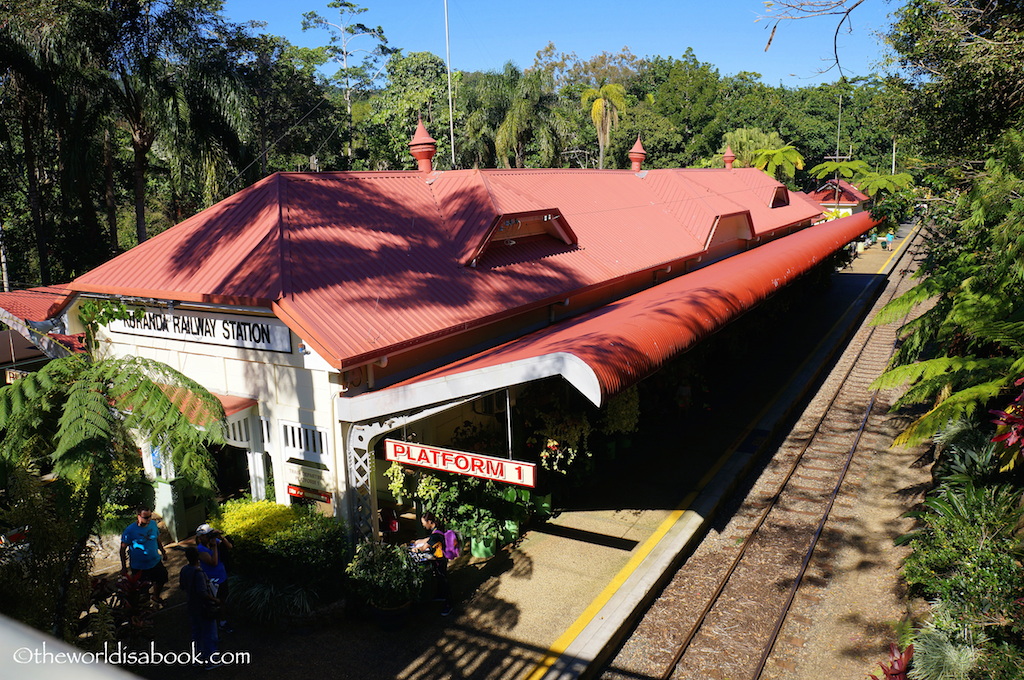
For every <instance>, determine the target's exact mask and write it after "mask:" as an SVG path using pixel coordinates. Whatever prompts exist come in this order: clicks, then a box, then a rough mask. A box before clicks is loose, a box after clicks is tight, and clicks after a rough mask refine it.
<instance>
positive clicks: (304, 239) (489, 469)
mask: <svg viewBox="0 0 1024 680" xmlns="http://www.w3.org/2000/svg"><path fill="white" fill-rule="evenodd" d="M410 150H411V153H412V155H413V156H414V157H415V158H416V160H417V163H418V169H417V170H413V171H388V172H323V173H277V174H274V175H271V176H269V177H266V178H264V179H263V180H261V181H259V182H257V183H255V184H253V185H252V186H250V187H248V188H246V189H243V190H242V191H240V192H238V193H236V194H234V195H233V196H231V197H229V198H227V199H225V200H223V201H221V202H219V203H217V204H216V205H214V206H212V207H210V208H208V209H206V210H204V211H202V212H200V213H198V214H196V215H195V216H193V217H191V218H189V219H187V220H185V221H184V222H182V223H180V224H178V225H176V226H174V227H172V228H170V229H168V230H167V231H165V232H163V233H161V234H159V235H157V236H155V237H154V238H152V239H150V240H148V241H146V242H144V243H142V244H140V245H139V246H137V247H135V248H133V249H131V250H130V251H128V252H126V253H124V254H122V255H120V256H118V257H115V258H114V259H112V260H110V261H109V262H107V263H105V264H103V265H101V266H99V267H97V268H96V269H94V270H92V271H90V272H88V273H86V274H84V275H82V276H80V277H78V278H77V279H75V280H74V281H72V282H71V283H69V284H66V286H60V287H51V288H47V289H35V290H32V291H21V292H18V293H8V294H0V316H2V317H3V320H4V321H5V323H7V324H8V325H10V326H11V327H12V328H13V329H15V330H17V331H19V332H21V333H22V334H23V335H24V336H25V337H28V338H32V339H33V341H34V342H35V344H36V345H37V346H39V348H40V349H41V350H42V351H43V352H45V353H46V354H47V355H48V356H51V357H53V356H59V355H60V354H61V353H62V352H66V351H68V349H67V348H68V346H69V343H71V342H72V341H73V338H74V336H75V334H76V333H80V332H81V331H82V328H81V327H80V326H79V324H78V321H77V318H78V316H77V312H76V308H77V305H78V304H79V302H80V301H81V300H84V299H87V298H96V297H99V298H113V299H117V300H122V301H125V302H126V303H128V304H129V305H130V306H134V307H141V308H142V309H144V310H145V314H144V316H142V317H141V318H139V319H129V320H125V321H115V322H112V323H111V324H109V325H108V326H107V327H106V328H105V329H103V332H102V333H101V336H100V340H101V347H102V350H101V351H102V352H104V353H106V354H108V355H111V356H123V355H138V356H145V357H149V358H153V359H157V360H160V361H163V362H165V363H167V364H169V365H170V366H172V367H173V368H175V369H177V370H179V371H181V372H182V373H184V374H186V375H188V376H189V377H191V378H192V379H194V380H196V381H198V382H200V383H201V384H202V385H204V386H205V387H206V388H207V389H209V390H210V391H211V392H213V393H214V394H216V395H218V396H219V398H220V399H221V401H222V402H223V404H224V407H225V412H226V414H227V425H228V446H227V447H225V448H224V450H223V451H218V452H216V454H215V455H216V456H217V460H218V466H219V469H220V471H221V474H222V475H224V476H225V481H224V483H226V484H228V485H234V486H236V487H237V486H239V485H243V486H244V485H247V486H248V489H249V490H250V492H251V493H252V495H253V496H254V497H255V498H262V497H269V498H271V499H273V500H276V501H277V502H280V503H289V502H292V501H293V499H302V500H303V502H314V503H317V504H319V505H320V508H321V509H322V510H323V511H324V512H327V513H329V514H332V515H334V516H336V517H338V518H341V519H344V520H346V521H347V522H348V523H349V524H350V526H352V527H353V528H354V529H355V530H356V532H357V533H361V534H365V535H373V534H375V532H376V531H377V526H376V523H377V509H378V508H377V504H378V498H379V494H380V489H381V487H382V486H383V484H382V479H381V468H382V467H384V465H381V463H382V462H383V461H382V456H383V455H384V454H385V453H386V454H388V455H394V456H399V457H400V456H403V455H404V456H406V457H407V458H410V459H411V458H413V457H416V458H418V463H419V464H425V463H429V464H432V465H434V466H435V468H437V469H446V470H449V471H453V472H463V473H468V474H474V475H476V476H490V477H492V478H495V479H501V478H502V477H505V479H501V481H508V482H511V483H513V484H520V485H523V486H529V484H530V481H531V478H530V475H531V474H532V472H530V471H531V470H532V469H534V468H533V466H534V465H536V464H537V463H538V461H537V460H530V459H528V458H529V457H528V456H527V455H526V454H525V453H524V451H523V450H522V448H521V447H520V446H519V442H516V441H513V437H512V436H511V425H507V423H509V422H510V414H511V413H512V412H514V411H515V410H516V409H517V408H519V407H521V406H522V405H523V404H522V402H521V400H522V399H523V398H524V396H523V395H524V394H525V393H526V388H527V387H528V386H529V385H531V384H536V383H537V382H538V381H542V380H554V381H558V382H560V383H561V384H562V385H563V386H564V387H565V389H569V390H573V391H575V392H577V393H578V394H579V395H582V396H583V397H584V398H585V399H586V400H588V401H589V402H590V403H592V404H593V405H595V406H597V407H601V406H603V405H604V404H606V403H607V401H608V399H609V398H611V397H612V396H614V395H616V394H617V393H619V392H620V391H622V390H624V389H626V388H628V387H630V386H631V385H633V384H635V383H636V382H637V381H639V380H641V379H643V378H644V377H646V376H648V375H650V374H652V373H653V372H654V371H656V370H657V369H658V368H659V367H660V366H662V365H663V364H664V363H665V362H667V361H669V360H670V359H671V358H673V357H674V356H676V355H678V354H680V353H682V352H684V351H685V350H687V349H688V348H690V347H692V346H693V345H694V344H695V343H697V342H699V341H700V340H702V339H703V338H705V337H706V336H708V335H709V334H711V333H712V332H714V331H715V330H717V329H718V328H720V327H722V326H723V325H725V324H727V323H728V322H729V321H730V320H732V319H733V318H735V317H737V316H739V315H741V314H743V313H744V312H745V311H746V310H748V309H750V308H752V307H754V306H756V305H757V304H759V303H760V302H762V301H763V300H765V299H767V298H768V297H770V296H771V295H772V294H773V293H775V292H776V291H778V290H779V289H781V288H782V287H784V286H786V285H787V284H789V283H790V282H792V281H794V280H796V279H797V278H799V277H801V276H802V275H803V274H805V273H807V272H809V271H810V270H812V269H814V268H815V267H816V266H818V265H820V264H822V263H823V262H825V261H826V260H828V258H829V257H830V256H831V255H832V253H834V252H835V251H837V250H839V249H841V248H842V247H843V246H844V245H846V244H847V243H848V242H850V241H852V240H854V239H856V238H858V237H859V236H860V235H861V234H863V233H864V232H866V231H867V230H869V229H870V228H871V227H872V226H873V224H874V223H873V222H872V221H871V220H870V217H869V215H867V214H866V213H862V214H858V215H853V216H851V217H847V218H844V219H839V220H833V221H830V222H825V223H821V224H815V222H816V221H817V220H818V218H819V217H820V215H821V212H822V209H821V206H820V205H818V204H817V203H816V202H814V201H812V200H809V198H808V197H807V196H806V195H804V194H800V193H798V192H791V191H789V190H788V189H787V188H786V187H785V186H784V185H783V184H781V183H780V182H778V181H776V180H775V179H773V178H772V177H770V176H768V175H766V174H765V173H763V172H762V171H760V170H756V169H753V168H734V167H732V166H731V163H729V162H728V160H729V159H728V156H727V159H726V160H727V164H726V165H727V167H726V168H724V169H699V170H696V169H644V168H643V161H644V160H645V156H646V154H645V152H644V150H643V147H642V145H641V144H640V141H639V139H638V140H637V144H636V145H635V146H634V147H633V150H632V151H631V153H630V158H631V160H632V164H633V166H632V168H631V169H629V170H587V169H506V170H501V169H486V170H485V169H473V170H450V171H436V170H434V169H433V167H432V160H431V159H432V157H433V155H434V153H435V152H436V145H435V143H434V140H433V139H431V138H430V136H429V135H428V133H427V131H426V130H425V129H424V127H423V125H422V123H421V124H420V125H419V127H418V128H417V130H416V133H415V135H414V137H413V138H412V140H411V142H410ZM481 420H484V421H488V422H489V423H492V424H494V425H496V426H497V427H498V428H506V426H507V428H508V432H509V442H508V447H507V451H506V452H505V454H506V455H504V456H503V457H502V458H503V459H504V460H505V461H507V464H500V463H498V462H494V461H493V460H491V459H489V458H486V457H474V456H473V455H472V454H473V453H474V452H473V451H462V452H459V451H455V452H454V453H453V452H451V450H450V449H448V448H445V447H447V446H448V445H449V444H450V441H451V438H452V435H453V433H454V432H455V430H456V429H457V428H458V427H459V426H460V425H462V424H463V423H465V422H467V421H471V422H472V421H481ZM385 439H387V440H389V441H390V442H392V444H391V445H390V449H389V450H388V451H385V448H386V447H384V446H383V444H382V442H383V441H384V440H385ZM394 442H400V443H401V442H405V443H407V444H408V445H407V446H403V445H402V444H398V445H397V446H396V445H395V444H394ZM142 455H143V462H144V465H145V466H146V469H147V471H148V472H149V474H150V475H151V476H152V477H153V478H154V480H156V481H155V485H156V487H157V510H158V511H160V512H161V513H162V514H163V515H164V517H165V519H166V520H167V523H168V527H169V528H170V530H171V532H172V535H175V537H176V538H178V539H181V538H184V537H185V536H187V535H188V534H189V533H190V531H191V530H192V529H193V528H194V527H195V526H197V525H198V524H199V523H201V522H202V521H205V519H206V518H205V516H204V513H205V509H204V508H202V507H196V506H195V505H194V504H193V503H192V502H191V501H190V499H189V498H188V495H187V494H183V493H181V492H180V490H178V491H176V490H175V489H174V485H173V484H171V480H172V479H173V470H171V469H169V467H170V466H169V465H168V462H167V461H166V460H163V459H162V458H161V455H160V452H159V451H148V450H147V451H143V452H142ZM467 456H468V457H467ZM428 458H429V460H427V459H428ZM488 461H490V462H488ZM524 471H525V473H524ZM512 474H519V475H520V477H519V479H514V478H513V479H508V476H509V475H512ZM524 474H525V475H526V476H525V477H523V476H522V475H524Z"/></svg>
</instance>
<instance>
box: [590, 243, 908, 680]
mask: <svg viewBox="0 0 1024 680" xmlns="http://www.w3.org/2000/svg"><path fill="white" fill-rule="evenodd" d="M915 249H916V241H915V243H913V244H911V246H910V247H909V248H907V249H905V251H904V253H903V255H902V256H901V257H902V262H897V263H896V268H895V269H894V270H893V274H892V275H891V276H890V278H889V281H888V283H887V285H886V287H885V289H884V290H883V292H882V294H881V296H880V297H879V299H878V301H877V302H876V303H875V305H874V308H873V309H872V310H871V312H869V314H868V315H867V319H871V318H873V317H874V315H875V313H876V312H877V311H878V310H879V309H880V308H881V307H882V306H884V304H886V303H887V302H888V301H889V300H891V299H892V298H893V297H896V296H898V295H900V294H901V293H902V292H904V291H905V290H907V289H908V288H909V287H910V286H911V285H912V284H911V283H910V281H909V271H908V270H907V269H900V267H906V266H907V264H906V263H908V262H910V261H911V260H912V258H913V251H914V250H915ZM895 341H896V325H894V324H893V325H887V326H879V327H871V326H868V325H867V322H865V323H864V324H863V325H862V326H861V328H860V329H859V330H858V331H857V332H856V333H855V335H854V336H853V338H852V340H851V341H850V343H849V345H848V346H847V348H846V350H845V351H844V352H843V354H842V356H841V358H840V359H839V361H838V362H837V363H836V365H835V367H834V368H833V370H832V372H831V374H830V375H829V376H828V377H827V378H826V380H825V382H824V383H823V385H822V387H821V389H820V390H819V391H818V394H817V396H816V397H815V398H814V399H813V400H812V401H811V402H810V404H809V405H808V407H807V409H806V410H805V412H804V415H803V417H801V418H800V419H799V421H798V422H797V425H796V426H795V427H794V429H793V430H792V431H791V432H790V434H789V435H788V436H787V438H786V440H785V441H784V442H783V444H782V445H781V446H780V447H779V448H778V450H777V451H776V452H775V453H774V455H772V457H771V459H770V461H769V462H768V463H767V464H766V465H765V466H764V467H763V468H762V469H761V470H760V472H759V476H758V477H757V479H756V480H751V481H749V482H748V484H747V485H746V486H745V488H744V491H743V493H742V497H737V498H736V499H734V500H733V502H732V504H731V505H730V506H729V507H728V508H726V511H725V512H724V513H723V514H724V515H725V516H726V518H727V520H728V523H727V524H724V526H723V527H722V530H721V531H719V532H718V533H715V532H712V535H710V536H708V537H707V538H706V539H705V541H704V544H710V545H702V546H701V548H700V549H698V550H696V551H695V552H694V553H693V554H692V555H691V556H690V558H689V559H687V561H686V562H685V563H684V564H683V565H682V566H681V567H680V569H679V571H678V572H677V573H676V575H675V576H674V577H673V578H672V580H671V582H670V583H669V584H668V585H667V586H666V587H665V589H664V590H663V592H662V593H661V595H660V596H659V597H658V599H657V600H656V601H655V602H654V603H653V604H652V606H651V608H650V610H649V612H648V614H647V616H645V617H644V619H643V621H641V623H640V624H639V625H638V627H637V629H636V630H635V631H634V633H633V635H632V636H631V637H630V638H629V640H628V641H627V643H626V644H625V645H624V647H623V648H622V649H621V650H619V653H618V655H617V656H616V657H615V658H614V659H613V660H612V662H611V663H610V664H609V665H608V666H607V667H606V668H605V670H604V671H603V673H602V674H601V677H602V678H605V679H606V680H619V679H625V678H662V679H665V680H667V679H669V678H680V679H681V678H687V679H689V678H712V679H714V678H730V679H732V680H742V679H744V678H750V679H751V680H758V679H759V678H762V677H768V675H767V674H765V669H766V668H767V667H768V665H769V660H770V659H771V658H772V655H773V653H775V651H776V649H777V645H779V640H780V632H781V631H782V630H783V626H784V624H785V623H786V621H787V618H788V617H789V615H790V611H791V608H792V605H793V603H794V601H795V599H796V598H797V596H798V595H799V594H800V593H801V592H802V589H803V590H806V589H807V587H808V585H810V586H811V587H813V585H814V584H816V583H820V582H821V581H822V580H824V579H827V577H828V574H827V573H826V572H827V567H822V565H821V564H819V561H816V560H815V555H816V550H818V551H819V553H818V554H819V555H820V552H821V548H820V543H819V541H820V539H821V537H822V536H823V533H824V532H825V530H826V527H827V526H828V525H829V524H830V523H833V524H834V523H835V522H837V521H838V522H842V521H844V518H842V517H841V516H840V517H836V514H841V513H834V512H833V511H834V510H835V509H836V507H837V505H838V506H839V507H840V508H842V507H844V506H846V507H849V506H850V505H852V503H851V502H850V499H851V498H852V496H853V495H855V494H856V493H857V491H858V480H859V479H860V478H861V477H862V475H863V474H864V472H865V471H866V468H867V463H868V461H869V460H870V457H871V455H872V454H873V453H874V452H875V451H877V450H879V449H880V448H885V447H887V446H888V439H887V438H886V437H880V436H878V434H877V432H876V430H878V429H879V427H880V422H881V420H882V419H884V417H885V415H886V411H887V405H886V404H880V403H879V400H878V399H877V395H876V393H875V392H874V391H873V390H871V388H870V384H871V382H872V381H873V380H874V379H875V378H877V377H878V375H879V374H880V373H882V371H884V370H885V368H886V366H887V364H888V362H889V359H890V357H891V356H892V352H893V348H894V346H895ZM730 510H731V512H730ZM724 521H725V520H723V522H724ZM811 597H813V596H811ZM631 648H633V649H631ZM637 649H642V650H644V654H643V656H646V660H645V661H644V662H643V663H642V667H641V666H638V664H637V662H636V656H637V652H636V650H637Z"/></svg>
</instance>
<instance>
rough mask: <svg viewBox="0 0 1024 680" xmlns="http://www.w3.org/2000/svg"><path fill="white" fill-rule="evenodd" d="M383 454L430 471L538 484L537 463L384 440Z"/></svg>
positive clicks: (389, 458)
mask: <svg viewBox="0 0 1024 680" xmlns="http://www.w3.org/2000/svg"><path fill="white" fill-rule="evenodd" d="M384 457H385V458H387V459H388V460H393V461H395V462H398V463H405V464H407V465H418V466H420V467H425V468H430V469H431V470H443V471H444V472H454V473H455V474H458V475H470V476H471V477H481V478H483V479H493V480H495V481H497V482H506V483H508V484H519V485H520V486H529V487H533V486H536V484H537V466H536V465H534V464H533V463H524V462H523V461H520V460H508V459H507V458H495V457H494V456H484V455H481V454H479V453H470V452H468V451H455V450H453V449H442V448H439V447H436V446H422V445H420V444H410V443H409V442H400V441H396V440H394V439H385V440H384Z"/></svg>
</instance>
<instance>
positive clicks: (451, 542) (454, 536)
mask: <svg viewBox="0 0 1024 680" xmlns="http://www.w3.org/2000/svg"><path fill="white" fill-rule="evenodd" d="M435 532H436V533H439V534H441V539H442V540H441V554H442V555H443V556H444V558H445V559H447V560H454V559H455V558H456V557H458V556H459V555H460V554H462V539H461V538H460V537H459V534H458V532H456V531H455V530H454V529H449V530H448V531H441V530H439V529H435Z"/></svg>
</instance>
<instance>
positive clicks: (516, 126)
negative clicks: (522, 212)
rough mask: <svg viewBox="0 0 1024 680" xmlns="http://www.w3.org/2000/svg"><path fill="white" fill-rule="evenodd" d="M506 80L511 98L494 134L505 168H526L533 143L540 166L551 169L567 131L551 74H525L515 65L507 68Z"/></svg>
mask: <svg viewBox="0 0 1024 680" xmlns="http://www.w3.org/2000/svg"><path fill="white" fill-rule="evenodd" d="M504 77H506V78H507V79H508V80H509V81H510V83H509V90H510V91H511V92H512V98H511V100H510V101H509V106H508V109H507V110H506V111H505V115H504V117H503V118H502V121H501V125H499V126H498V129H497V131H496V132H495V135H494V146H495V150H496V151H497V154H498V157H499V158H500V159H501V162H502V163H504V165H505V167H511V164H510V163H509V156H512V157H513V158H514V159H515V167H517V168H524V167H526V153H527V146H528V145H529V144H533V145H535V147H536V151H537V153H538V156H539V158H538V161H539V162H540V164H541V165H544V166H549V165H551V164H552V163H553V162H554V159H555V158H556V157H557V156H558V152H559V150H560V146H561V140H562V138H563V137H564V136H565V131H566V129H567V125H566V122H565V120H564V117H563V116H562V115H561V112H560V111H559V109H558V95H557V94H555V91H554V86H553V84H552V80H551V75H550V74H549V73H548V72H546V71H540V70H536V71H530V72H528V73H522V72H521V71H519V69H517V68H516V67H515V66H511V65H506V67H505V72H504Z"/></svg>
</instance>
